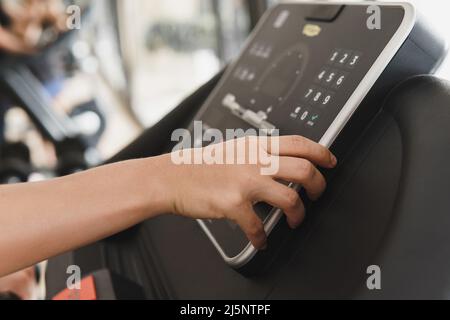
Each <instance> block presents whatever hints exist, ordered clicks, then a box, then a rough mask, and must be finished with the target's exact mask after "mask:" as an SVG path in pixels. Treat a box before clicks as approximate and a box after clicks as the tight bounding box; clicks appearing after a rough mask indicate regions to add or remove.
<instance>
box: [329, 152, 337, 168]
mask: <svg viewBox="0 0 450 320" xmlns="http://www.w3.org/2000/svg"><path fill="white" fill-rule="evenodd" d="M337 163H338V160H337V158H336V156H335V155H334V154H331V165H332V166H333V167H335V166H336V165H337Z"/></svg>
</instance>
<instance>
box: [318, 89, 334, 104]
mask: <svg viewBox="0 0 450 320" xmlns="http://www.w3.org/2000/svg"><path fill="white" fill-rule="evenodd" d="M333 96H334V94H333V93H331V92H328V93H326V94H324V95H323V99H322V100H321V103H320V105H321V106H322V107H326V106H328V105H329V104H331V103H332V101H333Z"/></svg>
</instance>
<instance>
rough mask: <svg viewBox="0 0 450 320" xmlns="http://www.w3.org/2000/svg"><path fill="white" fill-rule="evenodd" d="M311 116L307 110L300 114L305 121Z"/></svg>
mask: <svg viewBox="0 0 450 320" xmlns="http://www.w3.org/2000/svg"><path fill="white" fill-rule="evenodd" d="M308 116H309V111H305V112H303V113H302V115H301V116H300V121H305V120H306V119H307V118H308Z"/></svg>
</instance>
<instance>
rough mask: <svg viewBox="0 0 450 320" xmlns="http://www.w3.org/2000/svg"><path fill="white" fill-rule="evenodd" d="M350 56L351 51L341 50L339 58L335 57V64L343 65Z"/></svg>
mask: <svg viewBox="0 0 450 320" xmlns="http://www.w3.org/2000/svg"><path fill="white" fill-rule="evenodd" d="M351 57H352V53H351V52H350V51H343V52H342V53H341V55H340V56H339V58H338V59H337V65H339V66H345V65H347V63H348V62H349V60H350V58H351Z"/></svg>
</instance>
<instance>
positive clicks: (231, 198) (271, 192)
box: [162, 136, 337, 249]
mask: <svg viewBox="0 0 450 320" xmlns="http://www.w3.org/2000/svg"><path fill="white" fill-rule="evenodd" d="M271 139H279V153H278V152H276V151H275V152H274V151H272V150H271V149H272V147H271V143H268V144H267V143H262V142H263V141H265V140H262V139H261V138H256V137H254V138H245V139H240V140H233V141H230V142H226V143H222V144H218V145H214V146H210V147H207V148H204V149H193V150H187V151H183V154H184V152H187V153H191V154H192V155H200V156H202V155H205V154H211V153H213V154H215V155H219V156H226V155H227V152H228V151H227V150H229V149H227V147H229V146H230V143H234V142H236V141H237V143H236V145H237V146H241V147H242V146H244V147H245V148H246V149H245V150H247V151H249V152H248V154H247V155H245V156H244V157H245V159H244V158H242V157H241V158H239V157H238V156H235V158H234V160H235V162H234V163H243V164H226V165H225V164H212V165H186V164H183V165H176V164H173V163H172V162H171V157H173V156H174V154H172V155H171V156H170V155H168V156H164V159H165V160H164V161H165V162H166V167H165V169H162V174H163V175H164V177H165V178H164V179H163V180H165V181H167V182H168V184H167V186H168V187H169V188H170V189H171V190H170V191H168V193H170V194H171V195H172V197H171V198H170V203H171V209H172V210H173V212H174V213H175V214H178V215H182V216H186V217H190V218H196V219H229V220H232V221H234V222H235V223H237V224H238V225H239V226H240V227H241V228H242V230H243V231H244V232H245V234H246V235H247V237H248V239H249V240H250V241H251V243H252V244H253V246H254V247H255V248H257V249H263V248H264V247H265V245H266V241H267V236H266V234H265V232H264V227H263V223H262V221H261V220H260V219H259V217H258V216H257V215H256V213H255V212H254V210H253V205H254V204H256V203H258V202H265V203H269V204H270V205H272V206H274V207H277V208H281V209H282V210H283V211H284V213H285V214H286V216H287V221H288V223H289V225H290V227H291V228H297V227H298V226H299V225H300V224H301V223H302V221H303V219H304V216H305V208H304V205H303V202H302V200H301V198H300V197H299V195H298V193H297V192H296V191H295V190H293V189H291V188H289V187H287V186H285V185H284V184H282V183H280V181H286V182H293V183H297V184H300V185H301V186H302V187H303V188H304V189H305V190H306V191H307V194H308V197H309V198H310V199H311V200H317V199H318V198H319V197H320V196H321V195H322V193H323V192H324V190H325V188H326V182H325V179H324V177H323V175H322V174H321V173H320V172H319V171H318V170H317V168H316V167H315V165H319V166H321V167H324V168H333V167H335V166H336V164H337V159H336V157H335V156H334V155H333V154H332V153H331V152H330V151H329V150H328V149H326V148H325V147H323V146H321V145H319V144H317V143H314V142H312V141H310V140H308V139H306V138H303V137H299V136H288V137H281V138H270V139H269V140H270V141H272V140H271ZM255 143H256V145H258V146H259V147H260V151H259V152H262V153H259V154H255V153H258V150H256V151H255V150H250V149H251V148H250V146H252V145H254V144H255ZM266 144H267V146H266ZM253 149H254V148H253ZM234 150H235V151H236V150H237V149H236V148H235V149H234ZM180 154H181V153H180ZM180 154H178V155H180ZM234 154H237V152H234ZM255 156H256V157H257V158H258V161H257V162H254V163H255V164H250V161H248V160H249V159H252V157H255ZM261 158H266V159H269V158H270V159H271V160H272V161H273V162H274V163H278V164H279V168H278V170H276V172H275V173H273V174H271V175H263V174H262V171H263V169H264V165H263V164H262V163H261V161H259V159H261ZM227 163H228V162H227ZM264 163H266V162H264Z"/></svg>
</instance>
